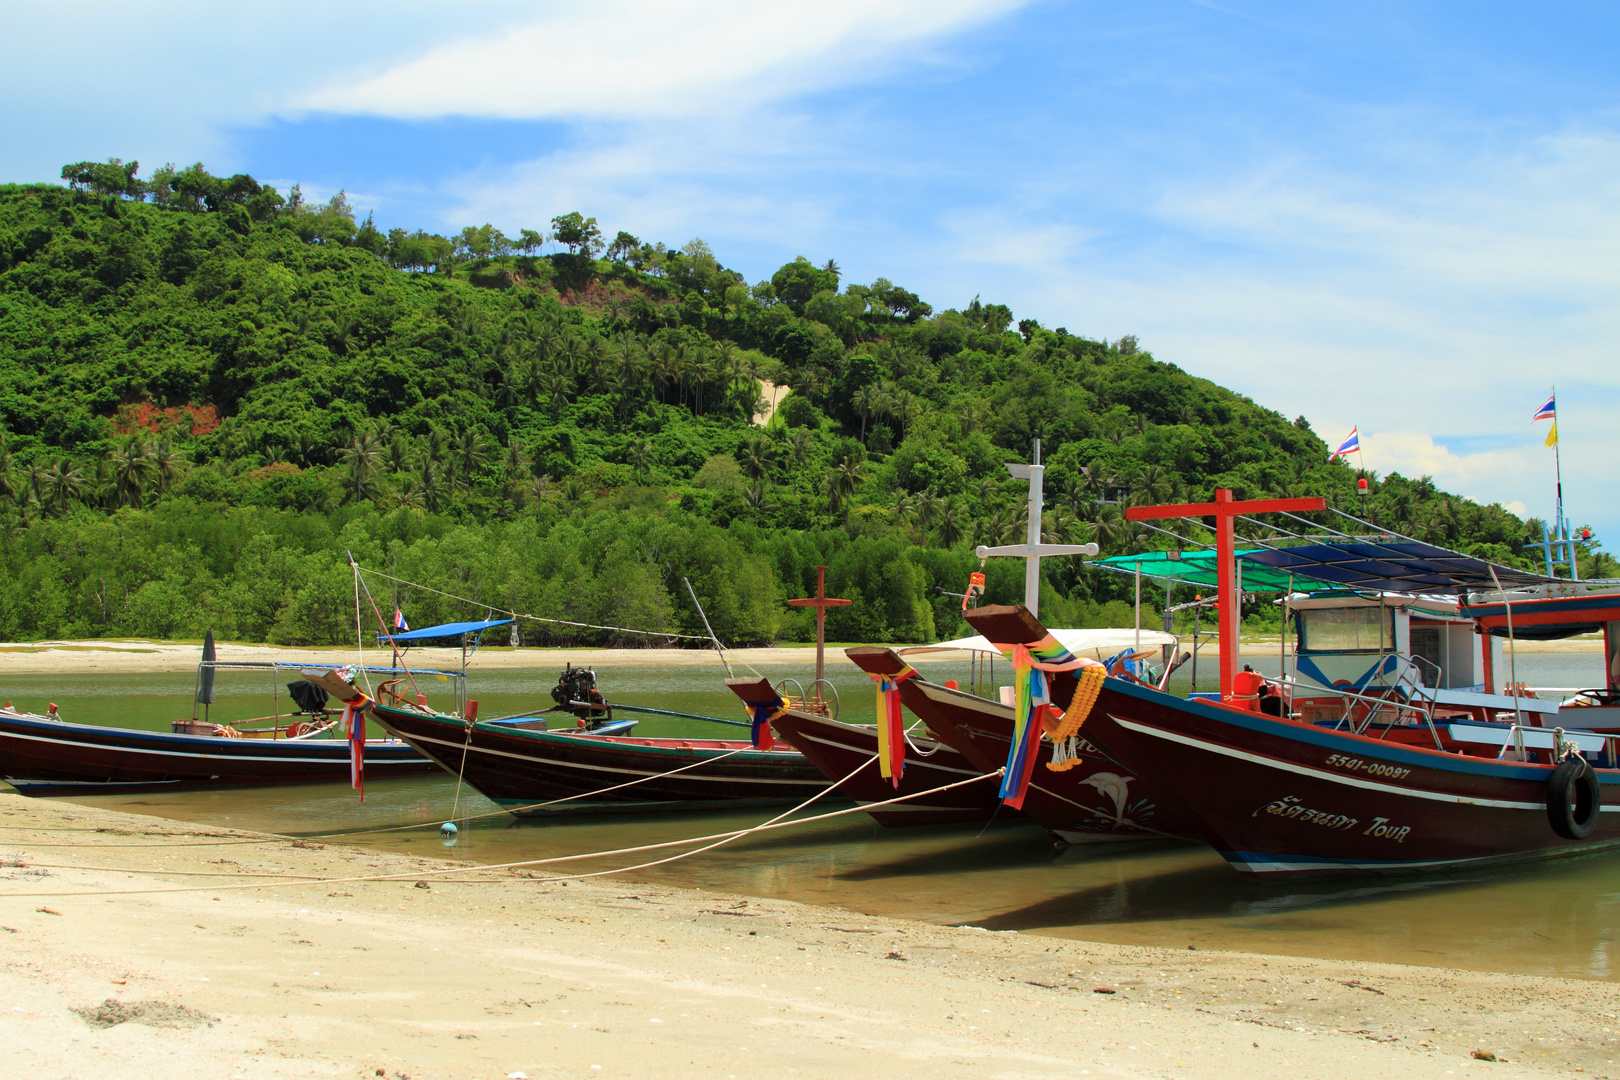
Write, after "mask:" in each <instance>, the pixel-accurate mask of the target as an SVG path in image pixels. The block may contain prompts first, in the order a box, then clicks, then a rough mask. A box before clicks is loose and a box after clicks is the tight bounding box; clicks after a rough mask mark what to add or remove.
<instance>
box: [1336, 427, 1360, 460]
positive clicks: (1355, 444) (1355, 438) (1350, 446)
mask: <svg viewBox="0 0 1620 1080" xmlns="http://www.w3.org/2000/svg"><path fill="white" fill-rule="evenodd" d="M1360 449H1361V433H1360V432H1359V431H1357V430H1356V429H1355V428H1351V429H1350V437H1349V438H1348V439H1346V440H1344V442H1342V443H1340V444H1339V448H1338V449H1337V450H1335V451H1333V453H1331V454H1329V455H1328V460H1329V461H1334V460H1336V459H1338V458H1342V457H1347V456H1349V455H1350V454H1353V453H1355V452H1356V451H1358V450H1360Z"/></svg>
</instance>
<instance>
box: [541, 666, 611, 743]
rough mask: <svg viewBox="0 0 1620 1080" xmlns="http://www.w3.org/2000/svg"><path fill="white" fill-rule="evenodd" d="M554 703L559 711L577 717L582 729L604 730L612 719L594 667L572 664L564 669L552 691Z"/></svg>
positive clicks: (609, 706) (609, 707)
mask: <svg viewBox="0 0 1620 1080" xmlns="http://www.w3.org/2000/svg"><path fill="white" fill-rule="evenodd" d="M551 700H552V701H555V702H556V703H557V705H558V707H559V708H562V709H564V710H566V711H568V712H571V713H573V714H574V715H575V716H577V717H578V718H579V721H580V726H581V727H584V728H587V729H595V728H598V727H601V726H602V725H603V724H606V723H608V722H609V721H611V720H612V719H613V707H612V706H611V705H609V704H608V703H607V699H606V698H604V697H603V696H602V692H601V691H600V690H598V689H597V688H596V671H595V669H593V668H577V667H574V666H573V665H572V664H568V665H566V666H564V668H563V670H562V674H561V675H559V676H558V677H557V685H556V686H554V687H552V688H551Z"/></svg>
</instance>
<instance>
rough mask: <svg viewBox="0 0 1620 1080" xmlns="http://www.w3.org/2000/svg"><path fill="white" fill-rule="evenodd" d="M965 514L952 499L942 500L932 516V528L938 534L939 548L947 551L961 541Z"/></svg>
mask: <svg viewBox="0 0 1620 1080" xmlns="http://www.w3.org/2000/svg"><path fill="white" fill-rule="evenodd" d="M966 519H967V514H966V512H965V511H964V510H963V509H962V507H961V506H960V505H958V504H957V502H956V501H955V500H954V499H946V500H943V501H942V502H941V504H940V507H939V511H938V512H937V513H936V514H935V515H934V528H935V530H936V531H937V532H938V533H939V546H940V547H942V548H945V549H946V550H949V549H951V548H953V547H955V546H956V545H957V544H958V543H960V542H961V540H962V531H963V526H964V525H966V523H967V521H966Z"/></svg>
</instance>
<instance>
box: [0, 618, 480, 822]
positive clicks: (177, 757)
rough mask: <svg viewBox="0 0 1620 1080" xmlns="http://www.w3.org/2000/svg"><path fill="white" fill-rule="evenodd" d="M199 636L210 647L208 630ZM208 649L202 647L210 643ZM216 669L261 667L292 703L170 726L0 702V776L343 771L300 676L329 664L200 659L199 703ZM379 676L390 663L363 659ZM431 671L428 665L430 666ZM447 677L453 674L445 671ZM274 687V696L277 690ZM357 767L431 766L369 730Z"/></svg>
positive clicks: (269, 777) (57, 785) (62, 791)
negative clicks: (285, 709)
mask: <svg viewBox="0 0 1620 1080" xmlns="http://www.w3.org/2000/svg"><path fill="white" fill-rule="evenodd" d="M208 645H209V646H210V647H211V646H212V635H210V640H209V642H208ZM210 651H211V648H210ZM222 670H237V671H264V672H267V673H269V674H270V676H271V679H272V683H273V685H276V686H277V689H278V690H279V683H280V680H281V679H282V678H283V677H285V676H286V675H288V674H292V675H295V676H296V678H295V679H294V680H293V681H291V682H289V683H288V684H287V688H288V692H289V694H290V695H291V696H292V698H293V700H294V702H295V704H296V705H297V706H298V708H299V711H298V712H294V713H291V714H288V715H283V714H282V713H281V710H280V708H279V707H278V708H277V709H276V710H275V712H274V713H273V714H272V715H270V716H263V717H257V718H254V719H250V720H244V721H236V722H232V723H220V722H216V721H214V720H211V719H208V718H207V715H206V712H205V715H204V718H202V719H198V718H197V717H196V715H195V714H193V716H192V717H190V718H188V719H182V720H175V721H173V723H172V724H171V728H172V730H171V731H167V732H163V731H144V730H140V729H136V728H116V727H102V726H99V725H96V724H80V723H70V722H68V721H66V720H64V719H62V718H61V717H60V716H59V715H57V713H56V710H55V708H54V707H53V708H52V710H51V712H50V713H49V714H48V715H43V716H42V715H38V714H33V713H26V712H21V711H19V710H16V709H14V708H11V707H10V702H7V703H6V707H5V708H3V709H0V779H4V780H5V782H6V783H8V784H10V785H11V786H12V787H14V788H16V789H17V790H18V791H19V792H21V793H22V794H24V795H84V794H94V793H106V792H112V791H156V790H164V791H167V790H175V789H179V788H198V787H235V786H256V785H264V784H314V783H327V782H337V781H347V780H349V779H350V745H349V742H348V740H346V739H344V738H343V737H342V732H340V731H338V730H337V729H338V728H339V726H340V725H339V722H338V718H337V716H336V715H335V713H336V711H337V710H329V709H328V708H327V700H328V698H327V694H326V693H325V691H323V690H321V689H320V688H318V687H316V686H315V685H313V684H312V683H310V682H308V681H307V680H306V679H305V678H304V674H305V673H306V672H311V673H313V672H315V671H319V672H323V673H324V672H329V671H331V670H332V666H331V665H321V666H319V667H316V666H315V665H309V664H298V663H286V662H281V661H274V662H271V661H265V662H240V661H235V662H233V661H219V660H214V659H208V660H205V661H203V663H202V664H201V665H199V667H198V679H197V682H198V687H199V690H198V694H197V698H198V702H199V703H200V704H204V705H211V704H212V702H213V686H214V677H215V675H216V673H217V672H219V671H222ZM365 670H366V671H368V672H370V673H373V674H379V675H385V676H389V675H392V676H397V675H399V674H401V673H400V672H399V671H398V670H396V669H393V668H367V669H365ZM435 674H437V673H435ZM451 677H454V675H453V674H452V675H451ZM279 696H280V695H279V693H278V694H277V698H278V699H279ZM365 769H366V772H367V773H369V774H370V775H371V776H372V777H390V776H416V775H422V774H428V773H433V772H436V771H438V766H437V765H435V764H434V763H433V762H432V761H430V760H429V759H428V758H426V757H424V756H423V755H422V754H419V753H418V752H417V751H415V750H413V749H411V748H410V747H409V746H408V745H406V744H405V743H403V742H400V741H398V740H395V739H368V740H366V743H365Z"/></svg>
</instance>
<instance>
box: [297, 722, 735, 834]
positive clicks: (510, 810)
mask: <svg viewBox="0 0 1620 1080" xmlns="http://www.w3.org/2000/svg"><path fill="white" fill-rule="evenodd" d="M752 749H754V747H753V746H752V745H751V744H750V745H747V746H739V747H738V748H737V749H735V750H727V751H726V752H725V753H723V754H717V755H715V756H714V757H711V758H703V759H702V760H700V761H694V762H692V763H691V764H690V765H682V766H681V767H680V768H678V769H671V770H669V772H662V773H654V774H653V775H651V776H642V777H638V778H637V779H635V780H626V781H625V782H624V783H622V784H614V785H613V786H612V787H605V788H598V789H596V790H595V791H587V792H585V793H584V794H581V795H568V796H564V797H563V798H561V799H551V800H549V801H547V802H537V803H527V804H525V805H523V806H510V807H503V808H501V809H500V810H491V811H490V812H489V813H487V814H474V815H473V816H472V817H469V818H467V819H466V820H467V821H469V822H471V821H481V820H483V819H484V818H491V817H500V816H501V815H503V814H520V813H522V812H523V811H525V810H540V809H543V808H545V807H547V806H557V805H559V804H560V803H566V802H575V801H577V800H579V799H592V798H595V797H596V796H598V795H606V794H607V793H608V792H610V791H618V790H619V789H620V788H627V787H635V786H636V785H637V784H645V783H646V782H647V781H649V780H662V779H663V778H664V777H666V776H675V775H676V774H678V773H683V772H689V771H690V770H692V769H695V768H697V767H698V766H700V765H708V764H709V763H711V762H715V761H724V760H725V759H726V758H728V757H732V756H734V755H736V754H745V753H747V752H748V751H750V750H752ZM465 767H466V766H465V762H464V763H463V768H465ZM452 819H453V815H452ZM436 824H437V823H436V822H432V821H422V822H418V823H417V824H415V825H394V826H391V827H389V828H386V829H359V830H357V831H354V832H335V833H313V834H311V835H308V836H300V837H299V838H298V839H300V840H330V839H341V838H342V837H345V836H375V835H380V834H382V833H395V832H409V831H410V830H411V829H431V828H433V827H434V826H435V825H436Z"/></svg>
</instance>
